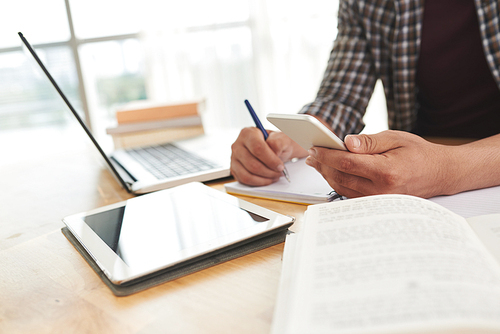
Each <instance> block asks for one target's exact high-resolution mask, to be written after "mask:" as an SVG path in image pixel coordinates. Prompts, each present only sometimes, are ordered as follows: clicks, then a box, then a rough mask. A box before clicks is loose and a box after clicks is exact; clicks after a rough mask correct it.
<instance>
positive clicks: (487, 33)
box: [300, 0, 500, 138]
mask: <svg viewBox="0 0 500 334" xmlns="http://www.w3.org/2000/svg"><path fill="white" fill-rule="evenodd" d="M430 1H432V0H430ZM474 1H475V5H476V9H477V13H478V18H479V27H480V30H481V36H482V40H483V47H484V51H485V54H486V60H487V62H488V65H489V67H490V69H491V71H492V74H493V77H494V78H495V81H496V82H497V85H498V86H499V87H500V72H499V70H500V21H499V20H500V18H499V10H500V8H499V7H498V1H497V0H474ZM423 9H424V0H340V6H339V19H338V35H337V39H336V40H335V43H334V47H333V50H332V53H331V55H330V60H329V61H328V67H327V69H326V72H325V75H324V77H323V81H322V83H321V86H320V89H319V91H318V95H317V97H316V99H315V100H314V102H312V103H310V104H307V105H306V106H304V108H303V109H302V110H301V111H300V112H301V113H308V114H311V115H315V116H319V117H320V118H322V119H324V120H325V121H326V122H327V123H329V124H331V127H332V130H333V131H334V132H335V133H336V134H337V135H339V137H341V138H343V137H344V136H345V135H347V134H349V133H359V132H360V131H361V130H362V129H363V127H364V123H363V120H362V118H363V115H364V113H365V111H366V106H367V105H368V102H369V99H370V97H371V95H372V93H373V89H374V86H375V83H376V81H377V79H381V80H382V83H383V85H384V91H385V95H386V100H387V113H388V119H389V128H390V129H396V130H405V131H411V130H412V129H414V126H415V124H416V120H417V107H418V106H417V98H416V93H417V88H416V83H415V78H416V70H417V61H418V54H419V48H420V33H421V27H422V19H423ZM443 15H446V13H443Z"/></svg>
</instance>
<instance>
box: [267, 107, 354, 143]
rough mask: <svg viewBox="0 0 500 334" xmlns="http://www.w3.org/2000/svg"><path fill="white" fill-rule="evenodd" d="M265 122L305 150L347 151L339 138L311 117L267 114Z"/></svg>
mask: <svg viewBox="0 0 500 334" xmlns="http://www.w3.org/2000/svg"><path fill="white" fill-rule="evenodd" d="M267 120H268V121H269V122H271V123H272V124H274V125H276V127H277V128H278V129H280V130H281V131H282V132H283V133H284V134H286V135H287V136H288V137H290V138H291V139H292V140H293V141H295V142H296V143H297V144H299V145H300V146H302V147H303V148H304V149H306V150H309V149H310V148H311V147H313V146H319V147H326V148H333V149H336V150H344V151H346V150H347V149H346V147H345V144H344V142H343V141H342V140H341V139H340V138H339V137H337V136H336V135H335V134H334V133H333V132H332V131H330V129H328V128H327V127H326V126H325V125H323V123H321V122H320V121H319V120H318V119H316V118H315V117H313V116H311V115H306V114H268V115H267Z"/></svg>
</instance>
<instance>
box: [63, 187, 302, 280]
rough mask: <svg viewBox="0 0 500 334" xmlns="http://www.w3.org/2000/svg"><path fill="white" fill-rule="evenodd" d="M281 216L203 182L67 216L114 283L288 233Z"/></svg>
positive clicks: (77, 236)
mask: <svg viewBox="0 0 500 334" xmlns="http://www.w3.org/2000/svg"><path fill="white" fill-rule="evenodd" d="M293 220H294V219H293V217H290V216H285V215H281V214H279V213H276V212H274V211H271V210H268V209H265V208H262V207H260V206H257V205H254V204H252V203H249V202H246V201H243V200H241V199H238V198H237V197H234V196H231V195H228V194H226V193H223V192H221V191H218V190H215V189H212V188H210V187H208V186H205V185H203V184H201V183H198V182H192V183H188V184H185V185H182V186H178V187H175V188H171V189H167V190H162V191H158V192H155V193H150V194H147V195H143V196H140V197H135V198H132V199H129V200H127V201H124V202H120V203H117V204H113V205H109V206H105V207H103V208H100V209H96V210H92V211H89V212H84V213H80V214H76V215H72V216H69V217H66V218H64V219H63V222H64V223H65V224H66V226H67V228H68V230H69V231H70V233H71V234H72V235H73V236H74V237H75V239H76V240H77V242H78V243H79V244H80V245H81V246H82V247H83V248H84V249H85V251H86V252H87V253H88V255H89V256H90V257H91V258H92V259H93V260H94V262H95V264H97V266H98V267H99V269H100V270H102V272H103V273H104V274H105V276H106V277H107V278H108V279H109V280H110V281H111V282H112V283H113V284H125V283H126V282H132V281H134V280H138V279H139V278H144V277H145V276H148V275H151V274H153V273H155V272H158V271H163V270H165V269H168V268H173V267H175V266H176V265H179V264H182V263H188V262H189V261H191V260H196V259H200V258H203V257H204V256H209V255H210V254H213V253H216V252H218V251H223V250H227V249H229V248H231V247H235V246H237V245H240V244H242V243H245V242H248V241H251V240H256V239H258V238H260V237H265V236H268V235H269V234H272V233H275V232H277V231H286V229H287V228H288V227H289V226H290V225H291V224H292V223H293Z"/></svg>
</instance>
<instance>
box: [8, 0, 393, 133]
mask: <svg viewBox="0 0 500 334" xmlns="http://www.w3.org/2000/svg"><path fill="white" fill-rule="evenodd" d="M2 7H4V8H2V9H1V10H0V131H2V132H5V131H16V130H20V129H32V128H34V127H36V128H39V127H66V126H68V125H69V124H74V120H73V118H72V116H71V114H70V112H69V110H68V109H67V107H66V106H65V105H64V104H63V102H62V100H61V98H60V97H59V96H58V95H57V93H56V91H55V90H54V89H53V88H52V86H51V85H50V83H49V81H48V80H47V79H46V78H45V77H44V76H43V75H42V73H41V71H40V70H39V69H38V68H37V65H36V64H35V63H34V61H33V60H32V59H31V57H29V56H28V54H27V51H25V50H24V49H23V48H22V47H21V41H20V39H19V36H18V34H17V33H18V32H19V31H20V32H22V33H23V34H24V36H25V37H26V38H27V39H28V40H29V41H30V43H31V44H32V45H34V46H35V50H36V51H37V53H38V54H39V56H40V57H41V59H42V61H43V62H44V63H45V65H46V66H47V67H48V69H49V71H50V72H51V73H52V75H53V76H54V77H55V79H56V81H57V82H58V83H59V85H60V86H61V88H62V90H63V91H64V92H65V93H66V94H67V96H68V97H69V99H70V101H71V102H72V103H73V105H74V106H75V108H76V109H77V110H78V112H79V113H81V115H82V117H83V118H84V119H85V120H86V122H87V124H89V125H90V127H91V129H92V131H93V132H94V133H95V134H97V135H98V136H99V135H103V134H104V129H105V128H106V126H108V124H109V123H110V122H112V121H113V118H114V112H115V111H116V109H117V108H119V107H120V106H122V105H123V104H125V103H127V102H129V101H135V100H145V99H147V100H151V101H155V102H165V103H176V102H178V101H184V100H194V99H205V100H206V105H205V111H204V112H203V114H202V117H203V124H204V126H205V129H206V131H207V132H210V131H216V130H218V129H220V128H241V127H245V126H253V122H252V120H251V118H250V116H249V114H248V111H246V109H245V106H244V103H243V101H244V100H245V99H249V100H250V101H251V102H252V105H253V106H254V109H256V111H257V113H258V114H259V116H261V117H262V119H265V115H266V114H268V113H270V112H278V113H296V112H298V111H299V110H300V109H301V107H302V106H303V105H304V104H306V103H308V102H310V101H311V100H313V99H314V97H315V95H316V91H317V89H318V86H319V83H320V81H321V78H322V75H323V71H324V69H325V67H326V63H327V60H328V57H329V53H330V51H331V47H332V45H333V41H334V39H335V36H336V34H337V28H336V27H337V9H338V1H337V0H330V1H326V0H309V1H297V0H294V1H289V0H287V1H285V0H210V1H207V0H204V1H203V0H183V1H172V0H166V1H165V0H162V1H160V0H141V1H139V0H119V1H118V0H85V1H84V0H41V1H40V0H38V1H35V0H17V1H12V2H9V4H8V6H6V5H5V4H4V5H2ZM365 120H366V121H367V123H368V125H369V126H370V129H367V130H368V131H367V132H376V131H380V130H382V129H385V128H386V127H387V120H386V111H385V100H384V97H383V93H382V88H381V87H380V85H377V88H376V94H375V95H374V97H373V98H372V101H371V103H370V111H369V113H368V114H367V116H366V118H365ZM266 125H267V126H268V125H269V123H266Z"/></svg>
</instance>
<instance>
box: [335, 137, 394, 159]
mask: <svg viewBox="0 0 500 334" xmlns="http://www.w3.org/2000/svg"><path fill="white" fill-rule="evenodd" d="M388 137H390V136H387V135H386V134H383V133H377V134H374V135H347V136H346V137H345V139H344V143H345V145H346V147H347V149H348V150H349V151H350V152H353V153H362V154H375V153H383V152H386V151H388V150H390V149H391V148H393V146H394V141H392V140H389V139H390V138H388Z"/></svg>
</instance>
